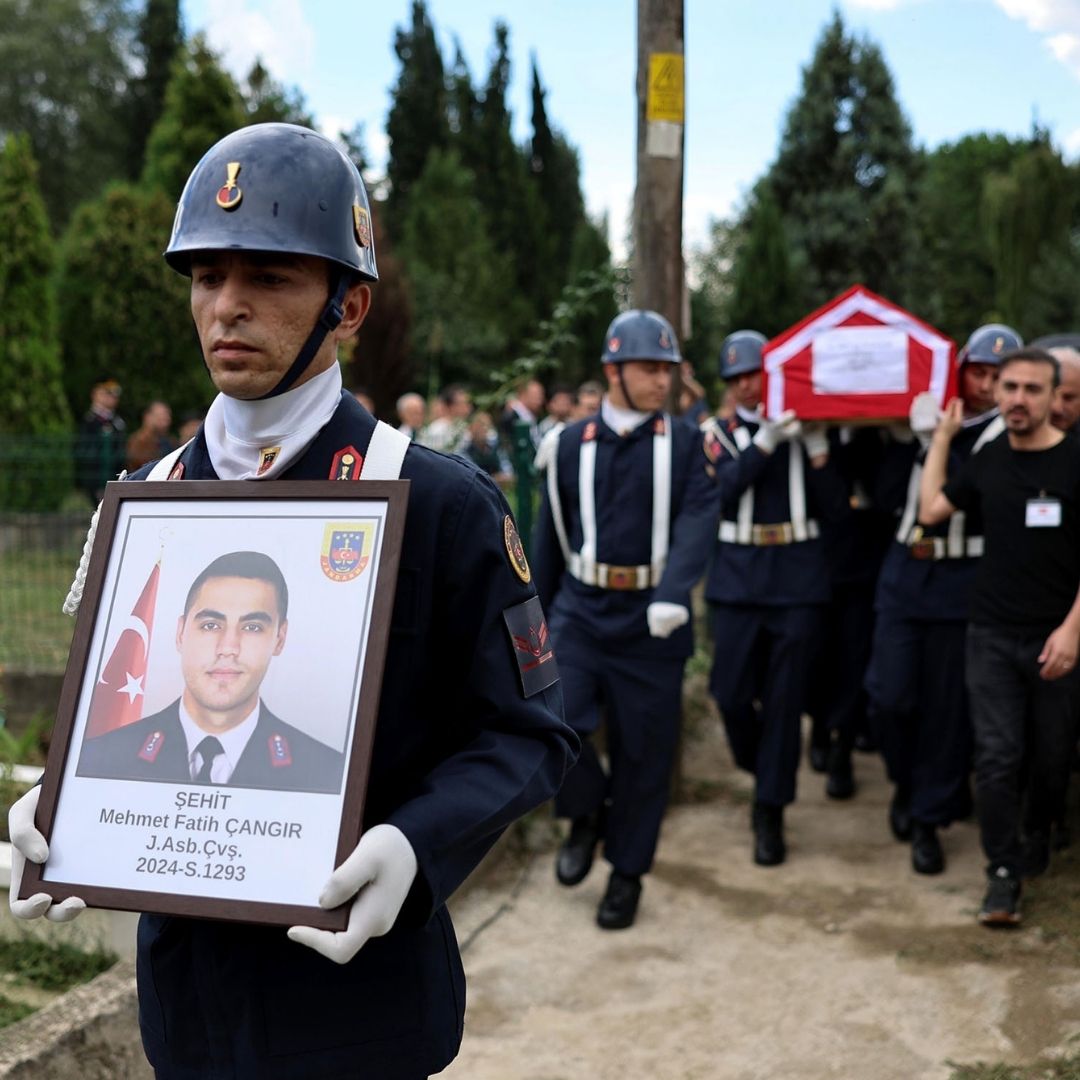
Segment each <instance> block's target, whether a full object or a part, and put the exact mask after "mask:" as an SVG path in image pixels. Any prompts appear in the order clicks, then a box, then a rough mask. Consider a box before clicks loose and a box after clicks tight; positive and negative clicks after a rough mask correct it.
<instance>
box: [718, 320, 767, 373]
mask: <svg viewBox="0 0 1080 1080" xmlns="http://www.w3.org/2000/svg"><path fill="white" fill-rule="evenodd" d="M765 342H766V337H765V335H764V334H761V333H758V331H757V330H736V331H735V332H734V333H732V334H728V336H727V337H726V338H724V342H723V344H722V345H721V346H720V378H721V379H723V380H724V381H725V382H727V381H728V380H730V379H734V378H735V376H736V375H750V374H751V373H753V372H755V371H760V370H761V368H762V363H763V362H762V359H761V350H762V348H763V347H764V345H765Z"/></svg>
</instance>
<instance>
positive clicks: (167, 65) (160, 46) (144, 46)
mask: <svg viewBox="0 0 1080 1080" xmlns="http://www.w3.org/2000/svg"><path fill="white" fill-rule="evenodd" d="M183 45H184V28H183V23H182V22H181V19H180V0H146V8H145V10H144V11H143V14H142V18H141V19H140V20H139V27H138V33H137V37H136V57H137V59H138V61H139V63H140V65H141V67H142V73H141V74H140V75H139V76H138V78H136V79H134V80H133V81H132V84H131V87H130V101H129V107H130V110H131V158H130V162H129V168H128V170H127V172H126V174H125V175H126V176H127V177H128V178H129V179H131V180H135V179H136V178H137V177H138V176H139V173H140V172H141V171H142V164H143V156H144V155H145V153H146V140H147V138H148V137H149V135H150V132H151V131H152V130H153V127H154V125H155V124H156V123H157V121H158V117H159V116H161V111H162V109H164V108H165V90H166V88H167V87H168V85H169V76H170V73H171V72H172V66H173V62H174V61H175V59H176V57H177V54H178V53H179V52H180V50H181V49H182V48H183Z"/></svg>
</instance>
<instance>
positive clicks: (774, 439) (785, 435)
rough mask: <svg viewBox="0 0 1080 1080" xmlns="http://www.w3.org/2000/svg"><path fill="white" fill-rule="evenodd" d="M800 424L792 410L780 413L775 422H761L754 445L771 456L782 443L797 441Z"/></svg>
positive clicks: (800, 428)
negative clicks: (790, 440)
mask: <svg viewBox="0 0 1080 1080" xmlns="http://www.w3.org/2000/svg"><path fill="white" fill-rule="evenodd" d="M801 430H802V424H800V423H799V418H798V417H797V416H796V415H795V410H794V409H788V410H787V412H782V413H781V414H780V415H779V416H778V417H777V418H776V419H775V420H764V419H763V420H762V421H761V426H760V427H759V428H758V429H757V434H756V435H755V436H754V445H755V446H756V447H757V448H758V449H759V450H760V451H761V452H762V453H763V454H771V453H772V452H773V451H774V450H775V449H776V448H777V447H778V446H779V445H780V444H781V443H782V442H787V441H788V439H797V438H798V437H799V432H800V431H801Z"/></svg>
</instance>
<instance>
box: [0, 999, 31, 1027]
mask: <svg viewBox="0 0 1080 1080" xmlns="http://www.w3.org/2000/svg"><path fill="white" fill-rule="evenodd" d="M33 1011H34V1007H33V1006H32V1005H27V1004H26V1003H25V1002H22V1001H12V1000H11V998H8V997H4V995H3V994H0V1028H6V1027H7V1026H8V1024H14V1023H15V1022H16V1021H17V1020H22V1019H23V1018H24V1017H27V1016H29V1015H30V1014H31V1013H32V1012H33Z"/></svg>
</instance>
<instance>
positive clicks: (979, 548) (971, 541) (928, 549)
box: [907, 536, 986, 562]
mask: <svg viewBox="0 0 1080 1080" xmlns="http://www.w3.org/2000/svg"><path fill="white" fill-rule="evenodd" d="M907 548H908V550H909V551H910V553H911V557H912V558H913V559H928V560H933V561H935V562H936V561H937V560H939V559H980V558H982V556H983V553H984V552H985V551H986V540H985V539H984V538H983V537H981V536H966V537H964V538H963V542H962V543H961V544H960V545H959V549H958V548H957V545H956V543H955V541H954V540H953V539H952V538H950V537H944V536H924V537H923V538H922V539H921V540H911V541H908V544H907Z"/></svg>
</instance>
